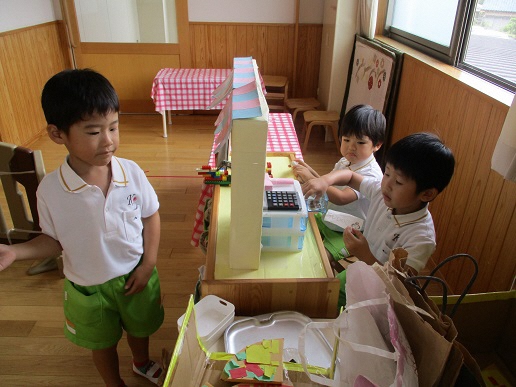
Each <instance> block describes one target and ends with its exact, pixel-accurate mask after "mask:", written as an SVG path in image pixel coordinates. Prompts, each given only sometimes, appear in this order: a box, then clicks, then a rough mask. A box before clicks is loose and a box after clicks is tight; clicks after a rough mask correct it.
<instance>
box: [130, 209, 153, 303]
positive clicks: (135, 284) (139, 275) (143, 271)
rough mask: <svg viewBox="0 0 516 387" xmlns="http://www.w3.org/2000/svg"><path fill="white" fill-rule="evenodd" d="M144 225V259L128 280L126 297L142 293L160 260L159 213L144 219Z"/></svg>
mask: <svg viewBox="0 0 516 387" xmlns="http://www.w3.org/2000/svg"><path fill="white" fill-rule="evenodd" d="M142 223H143V257H142V262H141V263H140V265H139V266H138V267H137V268H136V269H135V270H134V272H133V274H131V276H130V277H129V279H128V280H127V283H126V284H125V289H127V292H126V293H125V295H126V296H128V295H131V294H135V293H139V292H141V291H142V290H143V289H144V288H145V286H147V282H149V278H150V277H151V275H152V271H153V270H154V267H155V266H156V262H157V260H158V247H159V238H160V232H161V222H160V218H159V212H158V211H156V212H155V213H154V214H153V215H151V216H149V217H147V218H142Z"/></svg>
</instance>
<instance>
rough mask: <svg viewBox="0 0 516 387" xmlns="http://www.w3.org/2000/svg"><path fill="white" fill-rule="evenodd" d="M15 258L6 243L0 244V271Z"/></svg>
mask: <svg viewBox="0 0 516 387" xmlns="http://www.w3.org/2000/svg"><path fill="white" fill-rule="evenodd" d="M15 260H16V254H15V252H14V251H13V250H12V249H11V247H10V246H8V245H0V271H2V270H4V269H6V268H7V267H8V266H10V265H11V264H12V263H13V262H14V261H15Z"/></svg>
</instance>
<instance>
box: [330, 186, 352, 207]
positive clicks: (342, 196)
mask: <svg viewBox="0 0 516 387" xmlns="http://www.w3.org/2000/svg"><path fill="white" fill-rule="evenodd" d="M326 194H327V195H328V200H329V201H330V202H332V203H333V204H336V205H338V206H343V205H345V204H349V203H351V202H354V201H355V200H357V199H358V196H357V193H356V192H355V191H353V190H352V189H351V188H349V187H344V188H342V189H340V188H337V187H328V191H326Z"/></svg>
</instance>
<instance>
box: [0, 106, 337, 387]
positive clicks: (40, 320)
mask: <svg viewBox="0 0 516 387" xmlns="http://www.w3.org/2000/svg"><path fill="white" fill-rule="evenodd" d="M215 118H216V116H212V115H201V116H193V115H192V116H177V117H174V118H173V121H174V123H173V125H172V126H171V127H169V131H168V133H169V137H168V138H166V139H165V138H163V137H162V126H161V116H159V115H121V117H120V122H121V124H120V138H121V145H120V148H119V150H118V152H117V155H118V156H120V157H125V158H129V159H132V160H134V161H136V162H137V163H138V164H139V165H140V166H141V168H142V169H143V170H145V171H146V173H147V176H148V177H149V180H150V182H151V183H152V185H153V186H154V188H155V190H156V192H157V194H158V197H159V200H160V215H161V222H162V223H161V230H162V231H161V243H160V250H159V257H158V264H157V266H158V270H159V275H160V278H161V285H162V291H163V293H164V295H165V298H164V304H165V313H166V315H165V323H164V324H163V326H162V327H161V329H160V330H159V331H158V332H157V333H156V334H154V335H153V336H152V337H151V356H152V358H154V359H159V358H160V357H161V352H162V349H163V348H166V349H173V347H174V344H175V340H176V338H177V325H176V322H177V319H178V318H179V317H180V316H181V314H182V313H183V312H184V310H185V308H186V306H187V302H188V298H189V296H190V294H191V293H193V292H194V286H195V283H196V281H197V279H198V275H199V271H198V268H199V267H200V266H201V265H203V263H204V256H203V254H202V252H201V250H200V249H199V248H196V247H193V246H191V244H190V237H191V233H192V228H193V223H194V214H195V209H196V207H197V203H198V199H199V195H200V188H201V179H200V178H199V177H197V176H196V172H195V168H197V167H199V166H201V165H203V164H206V162H207V160H208V156H209V153H210V149H211V144H212V141H213V130H214V126H213V122H214V121H215ZM301 125H302V122H297V123H296V127H299V128H301ZM30 147H31V148H32V149H40V150H41V151H42V153H43V159H44V162H45V167H46V171H47V173H48V172H50V171H53V170H54V169H55V168H57V167H58V166H59V165H60V164H61V163H62V162H63V160H64V157H65V155H66V149H65V148H64V147H63V146H58V145H56V144H54V143H52V142H51V141H50V140H49V139H48V138H47V137H46V136H43V137H41V139H39V140H38V141H36V142H35V143H34V144H31V145H30ZM339 156H340V155H339V153H338V152H337V150H336V148H335V145H334V143H333V142H324V134H323V131H322V130H315V131H314V132H313V133H312V134H311V136H310V146H309V149H308V150H307V151H306V152H304V159H305V161H306V162H308V163H309V164H310V165H312V166H313V167H314V168H315V169H316V170H317V171H319V172H321V173H326V172H329V171H330V170H331V169H332V168H333V166H334V164H335V162H336V161H337V160H338V158H339ZM78 243H80V241H79V242H78ZM32 263H33V262H30V261H25V262H16V263H15V264H13V265H12V266H11V267H10V268H9V269H7V270H5V271H3V272H0V386H5V387H7V386H8V387H11V386H23V387H25V386H102V385H103V383H102V380H101V379H100V377H99V376H98V375H97V372H96V369H95V367H94V365H93V362H92V360H91V355H90V351H88V350H86V349H83V348H79V347H77V346H75V345H74V344H71V343H70V342H68V341H67V340H66V339H65V338H64V335H63V309H62V300H61V297H62V286H63V280H62V279H61V278H60V277H59V275H58V272H57V271H52V272H48V273H44V274H39V275H36V276H28V275H26V273H25V272H26V270H27V269H28V268H29V267H30V266H31V264H32ZM119 354H120V359H121V365H120V368H121V373H122V376H123V377H124V379H125V382H126V383H127V384H128V385H129V386H150V385H152V384H151V383H149V382H147V381H146V380H144V379H142V378H140V377H136V376H133V374H132V372H131V368H130V360H131V358H130V351H129V347H128V345H127V343H126V342H125V340H124V339H123V340H122V341H121V342H120V345H119Z"/></svg>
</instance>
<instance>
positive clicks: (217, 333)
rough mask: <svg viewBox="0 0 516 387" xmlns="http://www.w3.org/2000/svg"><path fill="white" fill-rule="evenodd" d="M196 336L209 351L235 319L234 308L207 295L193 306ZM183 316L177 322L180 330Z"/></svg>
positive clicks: (221, 300)
mask: <svg viewBox="0 0 516 387" xmlns="http://www.w3.org/2000/svg"><path fill="white" fill-rule="evenodd" d="M194 311H195V322H196V325H197V334H198V335H199V337H200V339H201V341H202V342H203V344H204V346H205V347H206V349H209V348H210V347H211V346H212V345H213V344H214V343H215V342H216V341H217V340H218V339H219V338H220V337H221V336H222V335H223V334H224V331H225V330H226V328H227V327H228V326H229V325H231V323H232V322H233V320H234V319H235V306H234V305H233V304H232V303H230V302H228V301H226V300H223V299H222V298H220V297H217V296H214V295H211V294H210V295H207V296H206V297H204V298H202V299H201V300H200V301H199V302H198V303H197V304H195V306H194ZM184 318H185V315H184V314H183V315H182V316H181V317H179V319H178V320H177V329H178V330H179V329H181V326H182V325H183V320H184Z"/></svg>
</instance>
